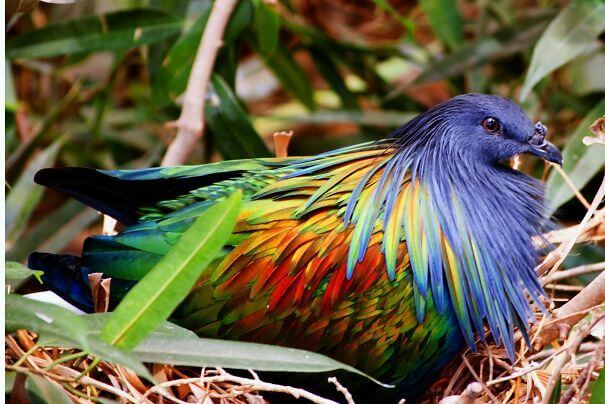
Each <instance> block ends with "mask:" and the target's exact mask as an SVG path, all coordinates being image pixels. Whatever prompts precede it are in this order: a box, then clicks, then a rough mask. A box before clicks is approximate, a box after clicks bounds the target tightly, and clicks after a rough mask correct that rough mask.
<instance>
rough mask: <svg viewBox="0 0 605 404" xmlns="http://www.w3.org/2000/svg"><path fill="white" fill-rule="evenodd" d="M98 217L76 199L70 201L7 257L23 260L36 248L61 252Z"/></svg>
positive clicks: (33, 230) (34, 228)
mask: <svg viewBox="0 0 605 404" xmlns="http://www.w3.org/2000/svg"><path fill="white" fill-rule="evenodd" d="M99 218H100V215H99V214H98V213H97V212H96V211H95V210H94V209H90V208H88V207H86V206H84V205H82V204H81V203H80V202H78V201H75V200H70V201H67V202H65V203H64V204H63V205H61V207H59V208H57V209H55V210H54V211H52V212H51V213H49V214H48V215H47V216H46V217H45V218H44V219H42V220H41V221H40V222H38V223H36V224H35V225H34V226H33V227H32V228H31V230H29V231H28V232H27V234H25V235H23V236H21V237H20V238H19V242H18V243H15V244H14V245H13V246H12V247H11V248H10V249H9V250H8V251H7V252H6V258H7V259H10V260H15V261H22V260H24V259H25V258H27V256H28V255H29V253H30V252H32V251H34V250H38V251H61V250H63V249H64V248H65V246H67V245H68V244H69V243H70V242H71V240H73V239H74V237H76V236H77V235H78V234H79V233H80V232H81V231H82V230H84V229H86V228H87V227H88V226H90V225H91V224H92V223H94V222H95V221H97V220H99Z"/></svg>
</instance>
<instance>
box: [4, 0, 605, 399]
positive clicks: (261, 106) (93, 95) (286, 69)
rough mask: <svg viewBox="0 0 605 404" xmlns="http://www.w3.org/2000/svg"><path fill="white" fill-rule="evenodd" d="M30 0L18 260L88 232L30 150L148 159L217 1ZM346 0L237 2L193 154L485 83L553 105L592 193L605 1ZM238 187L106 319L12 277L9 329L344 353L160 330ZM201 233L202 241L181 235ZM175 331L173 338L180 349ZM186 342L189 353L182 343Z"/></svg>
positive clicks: (378, 113) (10, 224)
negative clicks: (41, 300) (40, 182)
mask: <svg viewBox="0 0 605 404" xmlns="http://www.w3.org/2000/svg"><path fill="white" fill-rule="evenodd" d="M14 3H15V2H10V4H11V7H13V4H14ZM31 3H35V2H27V7H26V8H24V9H22V10H21V11H25V13H20V14H10V15H9V16H8V20H7V21H8V26H7V42H6V56H7V58H8V60H7V62H6V75H5V91H6V107H5V118H6V124H5V150H6V181H7V183H6V188H7V200H6V224H5V228H6V234H7V244H6V249H7V257H8V259H10V260H13V261H23V260H25V259H26V257H27V254H28V253H29V252H30V251H34V250H43V251H44V250H46V251H53V252H59V251H64V252H68V253H69V252H71V253H76V254H77V253H78V252H79V251H78V249H79V245H80V244H81V240H82V238H83V237H84V236H85V235H87V234H89V233H91V232H92V233H100V226H99V220H98V218H99V216H98V215H97V214H96V213H95V212H93V211H91V210H88V209H85V208H84V207H82V205H80V204H79V203H77V202H74V201H69V200H67V199H65V198H64V197H62V196H60V195H58V194H56V193H54V192H44V191H43V189H42V188H40V187H38V186H36V185H34V184H33V182H32V178H33V174H34V173H35V172H36V171H37V170H38V169H40V168H42V167H47V166H53V165H58V166H89V167H96V168H101V169H116V168H141V167H148V166H153V165H158V164H159V162H160V160H161V157H162V155H163V152H164V150H165V148H166V146H167V144H168V143H169V142H170V140H171V138H172V135H173V133H172V131H171V129H170V127H169V125H166V123H168V122H171V121H174V120H176V118H177V117H178V114H179V110H180V106H181V102H182V95H183V92H184V90H185V87H186V84H187V79H188V77H189V74H190V71H191V66H192V62H193V58H194V56H195V53H196V49H197V47H198V44H199V41H200V38H201V36H202V33H203V30H204V27H205V25H206V23H207V21H208V17H209V14H210V10H211V6H212V4H211V2H210V0H198V1H195V2H188V1H183V0H162V1H156V0H137V1H126V0H113V1H111V2H106V1H94V2H76V3H74V4H69V5H59V4H56V5H50V4H44V3H40V4H38V6H37V7H35V6H33V5H32V4H31ZM348 3H350V2H345V1H344V0H342V1H331V0H321V1H310V0H293V1H289V0H283V1H278V2H269V1H264V0H240V1H239V2H238V5H237V7H236V9H235V11H234V13H233V15H232V16H231V19H230V21H229V24H228V25H227V27H226V31H225V36H224V40H223V47H222V48H221V49H220V51H219V55H218V58H217V63H216V66H215V68H214V71H213V77H212V82H211V86H210V89H209V93H208V96H207V98H206V100H205V112H206V121H207V122H206V124H207V125H206V126H207V127H206V133H205V136H204V138H203V139H202V140H201V141H200V142H199V144H198V145H197V146H196V149H195V150H193V153H192V155H191V158H190V161H189V163H192V164H199V163H204V162H209V161H216V160H218V159H222V158H225V159H238V158H253V157H260V156H268V155H270V154H271V151H270V150H271V148H272V147H273V144H272V142H271V137H270V135H271V134H272V133H273V132H274V131H277V130H283V129H293V130H294V132H295V136H294V138H293V140H292V145H291V147H290V150H289V152H290V154H295V155H298V154H300V155H304V154H312V153H318V152H322V151H326V150H328V149H331V148H335V147H339V146H344V145H349V144H354V143H357V142H360V141H365V140H373V139H379V138H383V137H384V136H386V135H387V134H388V133H389V132H390V131H391V130H392V129H393V128H394V127H396V126H398V125H399V124H401V123H403V122H405V121H406V120H408V119H409V118H410V117H411V116H414V115H415V114H417V113H418V112H421V111H423V110H424V109H426V108H427V107H429V106H431V105H434V104H435V103H438V102H440V101H443V100H445V99H447V98H449V97H452V96H455V95H457V94H461V93H466V92H486V93H496V94H501V95H503V96H507V97H510V98H513V99H516V100H518V101H519V100H520V101H522V105H523V107H524V108H525V109H526V110H527V111H528V112H529V113H530V116H531V117H532V118H533V119H535V120H536V121H537V120H540V121H542V122H544V123H545V124H547V125H548V127H549V138H550V139H551V140H553V141H554V142H555V143H557V144H558V145H559V146H561V148H562V149H563V155H564V157H565V162H564V166H563V168H564V171H565V172H566V173H567V174H568V176H569V179H570V181H571V182H572V183H573V184H575V186H576V187H577V188H578V189H579V190H580V191H581V192H582V193H583V194H584V196H585V197H586V199H588V200H589V201H590V200H591V198H592V197H593V195H594V193H595V192H596V188H597V186H598V181H595V179H596V178H598V176H599V175H600V173H602V171H603V165H604V164H605V153H604V152H603V150H602V147H601V146H600V145H594V146H592V147H586V146H585V145H584V144H583V143H582V139H583V137H584V136H586V135H587V134H588V133H587V128H588V126H589V125H590V124H591V123H592V122H593V121H594V119H595V118H597V117H599V116H601V115H604V114H605V80H604V79H603V75H602V64H603V61H604V60H605V48H604V46H603V32H604V30H605V3H603V2H602V1H601V0H569V1H563V2H560V1H554V0H545V1H535V0H529V1H524V0H499V1H482V2H469V1H452V0H421V1H419V2H418V4H415V3H414V2H406V1H395V0H391V1H382V0H381V1H379V0H374V1H370V0H365V1H361V2H356V4H354V5H353V4H348ZM562 5H563V6H564V7H562V8H561V7H560V6H562ZM15 7H16V6H15ZM326 16H327V17H326ZM359 16H361V18H359ZM360 21H363V23H360ZM521 169H522V170H524V171H526V172H528V173H530V174H532V175H534V176H536V177H542V178H543V179H546V186H547V195H548V197H549V199H550V201H551V205H552V207H553V211H554V210H555V209H558V210H557V211H556V212H555V218H556V219H560V220H562V221H565V222H566V223H567V222H568V221H569V222H571V223H574V222H579V221H580V219H581V218H582V216H583V215H584V212H585V210H584V208H583V207H582V206H581V205H580V204H579V203H578V202H577V200H576V199H575V198H574V192H573V191H572V190H571V189H570V188H569V185H568V184H567V182H566V181H565V180H564V179H563V178H562V177H561V175H560V174H559V173H558V172H556V171H555V170H552V169H551V170H550V171H549V168H548V167H545V166H544V165H543V163H542V162H539V161H537V160H535V159H531V158H524V159H523V161H522V164H521ZM237 206H238V202H237V200H236V199H231V200H229V201H226V202H224V204H222V205H219V206H217V209H218V208H219V207H220V208H221V209H224V210H222V211H221V214H220V215H219V214H218V212H219V210H217V211H216V212H214V217H213V215H209V216H208V217H203V218H200V220H198V222H197V224H196V226H194V227H192V228H191V229H190V231H189V232H190V233H191V234H189V233H187V235H190V236H191V238H189V237H188V236H187V235H186V236H184V237H183V239H182V240H181V241H180V242H179V243H178V245H177V247H175V248H174V249H173V251H172V252H171V254H168V255H167V256H166V258H165V259H164V260H163V261H162V262H160V263H159V264H158V267H156V269H154V271H152V272H151V273H150V274H149V275H148V276H147V277H145V278H144V280H143V281H142V282H141V283H140V284H139V286H138V287H137V288H135V289H134V290H133V291H132V293H131V294H129V295H128V296H127V298H126V299H125V300H124V301H123V303H122V304H121V305H120V306H119V307H118V308H117V310H116V311H115V313H114V314H115V315H113V314H112V315H109V319H108V320H106V321H105V320H104V321H103V322H100V321H98V319H97V320H92V319H88V317H78V316H76V315H73V314H71V313H69V312H66V311H64V310H59V309H58V308H55V307H52V306H44V305H40V304H37V303H34V302H31V301H28V300H26V299H23V298H20V297H19V296H18V295H16V294H11V295H9V296H8V297H7V307H6V315H7V327H8V331H9V332H12V331H16V330H17V329H19V328H27V329H29V330H31V331H34V332H36V333H38V334H40V337H41V338H42V341H44V339H46V341H47V342H48V343H51V342H52V338H56V339H61V341H62V342H63V343H67V344H68V345H69V346H70V347H72V348H77V349H79V350H81V351H82V352H84V353H86V354H91V355H93V356H95V357H98V358H100V359H106V360H110V361H113V362H115V363H121V364H123V365H126V366H127V367H129V368H131V369H132V370H134V371H136V372H137V373H139V375H142V376H146V377H150V375H149V373H148V370H147V368H146V367H145V366H143V365H142V364H141V361H151V360H153V361H156V362H160V363H163V362H162V360H163V358H164V360H166V358H168V359H170V361H171V362H173V363H176V364H182V365H194V364H199V365H208V366H220V365H222V366H229V367H232V368H243V369H246V368H250V367H254V366H252V364H254V363H255V364H256V368H258V369H265V370H291V371H320V370H326V369H336V368H345V369H348V370H349V371H355V370H354V369H352V368H350V367H346V365H343V364H339V363H335V362H334V361H331V360H330V359H328V358H325V357H321V356H319V355H315V356H314V355H312V354H310V353H302V352H300V351H296V352H295V351H294V350H291V351H285V350H279V349H277V348H275V347H260V348H259V347H252V348H250V347H249V346H248V347H245V346H243V345H237V344H236V343H232V342H226V341H219V342H216V341H215V342H209V341H204V340H201V339H199V338H197V337H195V338H193V337H191V336H185V335H165V334H162V331H161V330H162V325H161V324H164V325H165V323H162V322H163V321H164V320H165V319H166V318H167V317H168V315H169V314H170V312H171V311H172V309H173V308H174V307H175V306H176V305H178V303H179V302H180V301H181V300H182V298H183V297H184V295H183V294H184V293H185V292H186V291H187V290H188V289H189V286H190V285H191V284H193V282H194V281H195V279H196V278H197V275H198V274H199V271H202V270H203V267H204V266H205V264H207V262H209V260H211V259H212V258H213V257H214V254H215V252H216V251H218V249H220V248H221V247H222V244H223V242H224V241H225V240H226V239H227V237H228V236H229V234H230V231H231V228H232V226H233V220H234V219H233V217H234V215H235V213H234V212H236V211H237ZM209 213H210V212H209ZM202 219H203V220H202ZM213 225H216V227H214V229H215V231H214V232H212V231H209V229H210V228H212V227H213ZM200 234H203V235H206V238H207V239H208V240H207V242H205V243H198V244H195V243H192V241H191V240H193V239H194V238H199V235H200ZM73 240H75V241H74V242H73V243H72V241H73ZM586 248H589V249H592V250H593V252H594V251H596V252H597V253H595V254H593V255H594V257H595V258H590V259H588V262H583V263H584V264H591V263H594V262H596V261H597V260H598V256H599V254H598V252H599V251H600V250H598V247H595V246H588V247H586ZM183 251H187V252H189V253H191V254H193V255H191V257H193V258H192V260H193V261H195V262H196V264H198V265H195V266H194V267H195V268H193V266H191V265H190V262H187V260H179V259H177V258H178V256H180V257H183V256H186V255H188V254H183ZM588 255H589V254H587V255H586V257H588ZM593 255H591V256H590V257H592V256H593ZM166 267H170V268H179V270H176V271H175V272H174V273H173V275H174V278H173V279H172V280H173V282H172V283H170V282H166V281H167V279H165V278H164V276H165V275H166V274H165V273H163V272H166V271H163V270H162V268H164V269H165V268H166ZM23 269H24V268H22V267H19V266H18V264H17V263H10V264H8V265H7V275H6V278H7V279H8V280H10V284H11V287H12V288H13V291H14V289H15V288H19V287H20V289H17V292H18V293H25V292H27V291H30V290H32V289H35V290H37V289H39V288H40V286H39V285H37V284H36V283H33V282H32V281H31V280H30V281H26V278H27V276H26V273H24V271H23ZM32 274H33V275H35V276H38V275H39V274H36V273H32ZM583 281H586V279H583ZM34 282H35V281H34ZM164 282H166V283H165V285H166V287H165V288H163V289H162V290H161V293H159V294H158V295H157V296H155V298H157V299H151V300H149V304H148V305H147V306H145V307H143V305H141V304H140V303H141V301H147V297H148V296H149V295H150V294H151V293H150V290H153V289H154V288H152V287H150V286H149V285H152V286H153V285H154V284H155V285H157V284H164ZM176 292H182V293H176ZM41 316H43V317H41ZM43 318H51V319H53V321H51V322H50V323H48V322H46V321H44V320H43ZM158 325H159V327H160V331H159V332H158V328H157V327H158ZM101 327H102V328H101ZM93 328H94V330H93ZM67 330H68V331H67ZM101 330H102V331H101ZM154 330H155V331H154ZM66 338H67V339H66ZM153 338H155V340H154V339H153ZM176 338H185V339H187V338H188V339H187V341H188V342H187V343H185V342H183V341H180V342H179V345H178V346H179V347H180V348H179V349H176V348H175V347H176V346H177V345H176V344H174V343H173V342H172V341H173V339H176ZM141 341H143V342H141ZM149 341H154V342H149ZM55 342H56V341H55ZM108 342H110V343H111V344H113V345H111V344H109V343H108ZM213 343H214V344H217V345H216V346H214V345H212V344H213ZM230 344H235V345H230ZM117 347H121V348H125V349H127V350H128V351H129V352H127V351H125V350H122V349H119V348H117ZM187 349H188V350H190V351H191V352H197V354H196V355H187V354H186V352H187V351H186V350H187ZM229 352H231V353H230V354H226V353H229ZM246 352H248V353H250V355H251V356H249V357H247V356H246V355H245V354H246ZM309 355H310V356H309ZM600 382H602V378H600V379H599V381H598V382H597V383H596V384H595V386H596V385H602V383H600ZM49 383H50V382H48V380H46V379H42V380H41V379H40V378H39V377H37V376H30V377H28V379H27V382H26V386H25V388H26V389H27V391H28V392H30V393H31V395H34V396H37V397H40V398H41V399H49V398H50V397H55V400H56V401H57V402H61V399H62V398H61V397H60V396H59V395H60V393H58V392H57V391H60V390H57V389H56V385H54V384H52V383H50V384H49Z"/></svg>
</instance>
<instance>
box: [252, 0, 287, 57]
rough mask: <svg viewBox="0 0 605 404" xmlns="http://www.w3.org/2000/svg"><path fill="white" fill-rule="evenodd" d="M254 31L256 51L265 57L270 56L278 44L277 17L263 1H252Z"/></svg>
mask: <svg viewBox="0 0 605 404" xmlns="http://www.w3.org/2000/svg"><path fill="white" fill-rule="evenodd" d="M253 4H254V29H255V31H256V38H257V41H258V50H259V52H260V53H261V54H263V55H265V56H269V55H271V53H273V51H275V49H277V45H278V43H279V28H280V25H281V21H280V18H279V15H278V14H277V13H276V12H275V10H273V8H271V7H270V6H269V5H267V4H266V3H265V2H264V1H263V0H253Z"/></svg>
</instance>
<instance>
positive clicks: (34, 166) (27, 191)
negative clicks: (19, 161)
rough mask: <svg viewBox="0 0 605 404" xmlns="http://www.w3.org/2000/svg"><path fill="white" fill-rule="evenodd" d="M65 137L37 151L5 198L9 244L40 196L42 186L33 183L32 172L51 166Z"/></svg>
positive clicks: (13, 241)
mask: <svg viewBox="0 0 605 404" xmlns="http://www.w3.org/2000/svg"><path fill="white" fill-rule="evenodd" d="M64 141H65V139H64V138H60V139H57V140H56V141H55V142H54V143H53V144H52V145H50V146H49V147H48V148H47V149H46V150H44V151H42V152H40V153H38V155H36V156H35V157H34V158H33V159H32V161H30V163H29V164H28V165H27V167H26V168H25V170H24V171H23V172H22V173H21V176H20V177H19V179H18V180H17V183H16V184H15V185H14V186H13V187H12V189H11V191H10V192H9V194H8V197H7V198H6V219H5V222H4V224H5V229H6V240H7V241H6V242H7V245H8V246H10V245H12V244H14V243H15V241H16V240H17V239H18V238H19V236H20V235H21V233H22V232H23V230H24V228H25V225H26V224H27V221H28V220H29V217H30V216H31V214H32V213H33V211H34V209H35V207H36V206H37V205H38V202H40V199H41V198H42V193H43V191H44V188H42V187H41V186H39V185H37V184H36V183H34V181H33V178H34V174H35V173H37V172H38V171H39V170H40V169H42V168H44V167H49V166H52V164H53V163H54V161H55V159H56V158H57V153H58V152H59V149H60V148H61V146H62V145H63V143H64Z"/></svg>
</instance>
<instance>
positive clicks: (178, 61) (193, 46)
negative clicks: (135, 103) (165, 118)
mask: <svg viewBox="0 0 605 404" xmlns="http://www.w3.org/2000/svg"><path fill="white" fill-rule="evenodd" d="M202 7H204V8H203V10H202V12H201V14H200V16H199V17H198V18H197V20H195V22H194V23H193V24H192V25H191V27H190V28H189V30H188V31H186V32H185V33H184V34H183V35H182V36H181V37H180V38H179V39H178V40H177V41H176V43H175V44H174V45H173V46H172V48H170V51H169V52H168V55H167V56H166V58H165V59H164V63H163V64H162V66H161V67H160V69H159V70H158V72H157V74H155V75H154V79H153V83H152V98H153V101H154V103H155V104H157V105H164V104H166V103H167V102H169V100H170V99H172V100H176V99H177V97H179V96H180V95H181V94H182V93H183V92H184V91H185V88H186V87H187V80H188V79H189V73H190V72H191V67H192V66H193V59H194V58H195V55H196V53H197V49H198V46H199V44H200V40H201V38H202V33H203V32H204V29H205V28H206V23H207V22H208V17H209V16H210V11H211V7H210V2H208V3H207V4H206V3H204V4H203V5H202ZM250 21H252V5H251V4H250V1H249V0H245V1H240V2H238V4H237V6H236V7H235V10H233V14H232V15H231V18H229V24H228V25H227V27H226V28H225V34H224V38H223V43H224V45H229V44H230V43H231V42H233V41H235V40H236V39H237V38H238V37H239V36H240V34H241V33H242V31H243V30H244V29H245V28H246V26H248V25H249V24H250ZM216 63H217V64H220V63H221V60H220V59H217V62H216Z"/></svg>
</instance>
